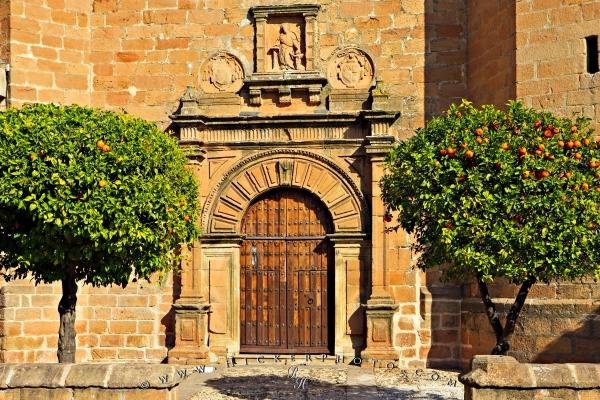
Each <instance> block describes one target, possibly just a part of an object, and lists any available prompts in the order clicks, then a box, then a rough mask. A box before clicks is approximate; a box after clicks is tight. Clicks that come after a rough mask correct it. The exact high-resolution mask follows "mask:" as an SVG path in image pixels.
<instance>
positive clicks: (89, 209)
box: [0, 105, 198, 362]
mask: <svg viewBox="0 0 600 400" xmlns="http://www.w3.org/2000/svg"><path fill="white" fill-rule="evenodd" d="M185 164H186V157H185V155H184V154H182V152H181V151H180V149H179V148H178V146H177V144H176V142H175V141H174V140H173V139H172V138H170V137H169V136H168V135H166V134H165V133H163V132H161V131H160V130H159V129H158V128H157V127H156V126H155V125H154V124H151V123H148V122H145V121H142V120H140V119H137V118H133V117H131V116H127V115H119V114H115V113H111V112H106V111H100V110H95V109H91V108H85V107H79V106H66V107H64V106H56V105H30V106H25V107H23V108H21V109H14V108H12V109H8V110H6V111H3V112H1V113H0V266H2V273H3V275H4V277H5V279H12V278H25V277H27V276H31V277H32V278H33V280H35V282H36V283H39V282H46V283H51V282H55V281H61V282H62V289H63V294H62V298H61V300H60V303H59V305H58V311H59V314H60V328H59V342H58V359H59V362H74V361H75V329H74V322H75V305H76V301H77V297H76V294H77V281H79V280H81V281H83V282H84V283H88V284H91V285H94V286H100V285H101V286H104V285H109V284H120V285H123V286H125V285H126V284H127V282H129V280H130V279H137V278H144V279H148V278H149V277H150V276H151V275H152V274H154V273H159V274H160V273H164V272H166V271H167V270H168V269H169V268H170V267H171V266H172V265H173V262H174V261H175V260H176V259H177V248H178V247H179V245H181V244H183V243H189V242H190V241H192V240H193V239H194V238H195V237H197V235H198V230H197V227H196V225H195V223H194V221H195V218H196V198H197V186H196V183H195V181H194V179H193V177H192V174H191V173H190V172H188V171H186V169H185Z"/></svg>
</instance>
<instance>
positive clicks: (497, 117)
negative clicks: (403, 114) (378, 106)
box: [381, 100, 600, 283]
mask: <svg viewBox="0 0 600 400" xmlns="http://www.w3.org/2000/svg"><path fill="white" fill-rule="evenodd" d="M591 134H592V132H591V130H590V129H589V128H588V121H587V120H585V119H578V120H577V121H576V122H572V121H571V120H569V119H565V118H557V117H555V116H553V115H552V114H550V113H547V112H538V111H535V110H532V109H527V108H525V107H524V106H523V104H521V103H519V102H510V103H509V104H508V108H507V110H506V111H501V110H497V109H495V108H493V107H491V106H484V107H482V108H480V109H478V108H475V107H473V106H472V105H471V103H470V102H467V101H464V100H463V102H462V104H460V105H452V106H451V107H450V109H449V110H448V111H447V112H446V113H445V115H444V116H442V117H438V118H434V119H432V120H431V121H430V122H429V123H428V124H427V126H426V127H425V128H424V129H419V130H417V132H416V134H415V135H414V136H413V137H411V138H410V139H409V140H406V141H403V142H400V143H399V144H397V145H396V146H395V148H394V149H393V150H392V151H391V152H390V154H389V155H388V157H387V166H388V168H389V175H387V176H386V177H385V178H384V179H383V180H382V181H381V187H382V190H383V199H384V201H385V203H386V204H387V206H388V207H389V209H390V210H399V221H400V225H401V226H402V228H404V229H406V230H407V231H408V232H410V233H414V234H415V239H416V245H415V248H416V250H417V251H418V252H420V253H421V258H420V265H419V266H420V267H421V268H428V267H432V266H436V265H440V264H444V263H449V266H448V269H447V270H446V276H447V277H448V278H468V277H472V276H481V277H482V278H483V279H484V280H485V281H491V280H493V278H495V277H506V278H508V279H509V280H511V281H513V282H515V283H522V282H523V281H525V280H526V279H528V278H535V279H536V280H537V281H543V282H549V281H551V280H556V279H564V278H568V279H569V278H570V279H572V278H577V277H582V276H584V275H588V274H592V273H594V274H596V276H598V275H599V272H600V268H599V267H598V266H599V265H600V234H599V228H600V209H599V206H600V168H599V167H600V161H599V160H600V145H599V144H598V143H596V142H595V141H594V140H593V138H592V136H591ZM525 151H526V154H525Z"/></svg>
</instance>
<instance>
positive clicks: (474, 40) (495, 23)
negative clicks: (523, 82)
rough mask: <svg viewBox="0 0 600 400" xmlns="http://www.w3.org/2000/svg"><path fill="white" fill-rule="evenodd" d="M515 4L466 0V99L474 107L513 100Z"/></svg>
mask: <svg viewBox="0 0 600 400" xmlns="http://www.w3.org/2000/svg"><path fill="white" fill-rule="evenodd" d="M515 4H516V3H515V2H505V1H502V0H469V1H468V16H469V18H468V20H469V21H468V55H469V57H468V65H467V67H468V68H467V76H468V86H469V93H468V97H469V99H470V100H471V101H473V102H474V103H476V104H496V105H498V106H503V105H504V104H506V102H507V101H508V100H510V99H514V98H515V82H516V80H515V70H516V66H515V18H516V14H515Z"/></svg>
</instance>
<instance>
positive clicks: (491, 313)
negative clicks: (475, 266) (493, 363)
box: [477, 276, 504, 354]
mask: <svg viewBox="0 0 600 400" xmlns="http://www.w3.org/2000/svg"><path fill="white" fill-rule="evenodd" d="M477 283H478V284H479V293H480V294H481V300H482V301H483V305H484V306H485V312H486V314H487V317H488V320H489V321H490V325H491V326H492V329H493V330H494V333H495V334H496V347H494V349H493V350H492V354H499V353H497V351H501V350H502V349H501V345H500V344H501V343H502V341H503V339H504V329H503V328H502V322H500V315H498V312H497V311H496V305H495V304H494V302H493V301H492V297H491V296H490V292H489V290H488V287H487V284H486V283H485V282H484V281H483V280H482V279H481V276H478V277H477Z"/></svg>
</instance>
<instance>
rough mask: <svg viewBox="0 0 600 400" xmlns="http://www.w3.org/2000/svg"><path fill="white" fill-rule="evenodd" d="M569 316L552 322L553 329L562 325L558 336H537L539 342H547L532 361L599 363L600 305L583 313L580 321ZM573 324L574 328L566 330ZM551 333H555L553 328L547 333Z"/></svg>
mask: <svg viewBox="0 0 600 400" xmlns="http://www.w3.org/2000/svg"><path fill="white" fill-rule="evenodd" d="M558 317H560V316H558ZM569 317H570V316H569V315H564V316H563V318H562V321H561V320H558V321H556V322H555V323H554V328H555V329H561V327H562V330H563V332H562V333H561V334H560V336H558V337H556V336H553V337H552V336H550V337H543V336H542V337H540V338H538V340H539V341H540V344H544V343H546V342H547V343H548V344H547V345H545V347H544V348H543V350H541V351H540V352H539V353H538V354H537V356H535V357H534V358H533V362H539V363H553V362H557V361H560V362H569V363H600V345H599V338H600V307H599V308H597V309H595V310H594V311H593V313H591V314H587V315H584V316H583V318H582V319H581V320H580V321H574V320H572V319H571V318H569ZM573 325H576V327H575V328H574V329H572V330H567V329H568V328H567V327H569V326H573ZM552 333H554V334H555V335H556V331H554V330H552V331H551V332H548V334H549V335H550V334H552Z"/></svg>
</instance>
